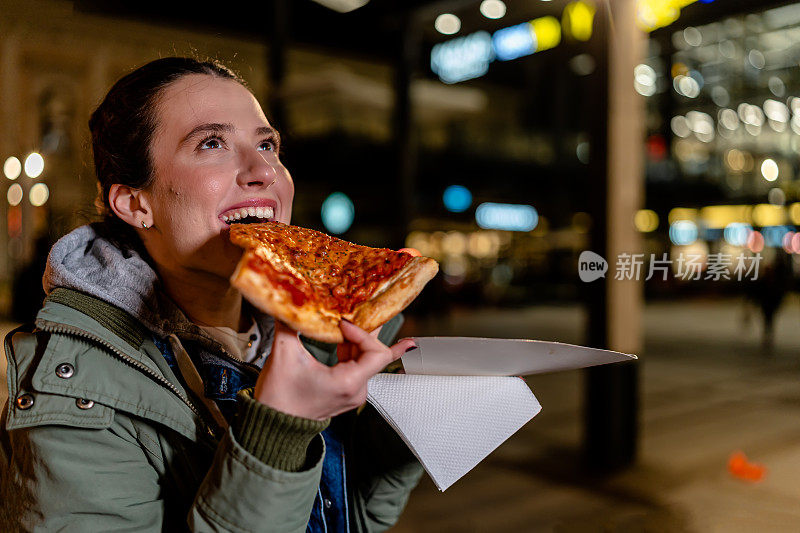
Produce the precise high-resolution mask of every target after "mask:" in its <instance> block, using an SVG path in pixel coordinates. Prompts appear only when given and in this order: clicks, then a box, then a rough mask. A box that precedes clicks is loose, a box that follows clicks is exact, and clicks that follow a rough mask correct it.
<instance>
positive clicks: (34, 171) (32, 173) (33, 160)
mask: <svg viewBox="0 0 800 533" xmlns="http://www.w3.org/2000/svg"><path fill="white" fill-rule="evenodd" d="M42 172H44V158H43V157H42V156H41V155H40V154H38V153H36V152H33V153H32V154H30V155H29V156H28V157H26V158H25V175H26V176H28V177H29V178H38V177H39V176H41V174H42Z"/></svg>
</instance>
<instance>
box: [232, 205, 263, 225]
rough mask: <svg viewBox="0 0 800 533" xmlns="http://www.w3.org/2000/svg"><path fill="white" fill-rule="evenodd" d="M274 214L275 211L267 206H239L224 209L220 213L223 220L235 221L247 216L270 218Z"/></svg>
mask: <svg viewBox="0 0 800 533" xmlns="http://www.w3.org/2000/svg"><path fill="white" fill-rule="evenodd" d="M273 216H275V211H274V210H273V209H272V208H271V207H269V206H267V207H240V208H239V209H231V210H230V211H225V213H224V214H223V215H222V220H223V221H224V222H235V221H237V220H241V219H243V218H247V217H256V218H265V219H270V218H272V217H273Z"/></svg>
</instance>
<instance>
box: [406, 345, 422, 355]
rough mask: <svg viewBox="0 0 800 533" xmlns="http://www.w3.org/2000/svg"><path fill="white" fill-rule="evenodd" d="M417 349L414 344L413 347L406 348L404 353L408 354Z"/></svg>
mask: <svg viewBox="0 0 800 533" xmlns="http://www.w3.org/2000/svg"><path fill="white" fill-rule="evenodd" d="M417 348H419V346H417V345H416V344H415V345H414V346H409V347H408V348H406V351H405V353H408V352H410V351H411V350H415V349H417Z"/></svg>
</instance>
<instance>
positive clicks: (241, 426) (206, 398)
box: [0, 58, 422, 532]
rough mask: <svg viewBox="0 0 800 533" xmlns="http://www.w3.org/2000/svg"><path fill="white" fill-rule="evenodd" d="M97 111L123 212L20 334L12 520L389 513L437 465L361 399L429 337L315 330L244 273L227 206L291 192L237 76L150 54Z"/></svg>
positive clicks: (307, 524) (106, 525)
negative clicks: (237, 283) (316, 333)
mask: <svg viewBox="0 0 800 533" xmlns="http://www.w3.org/2000/svg"><path fill="white" fill-rule="evenodd" d="M89 126H90V129H91V133H92V146H93V151H94V161H95V169H96V173H97V178H98V181H99V183H98V189H99V190H100V200H101V201H102V204H103V206H104V207H105V209H106V211H107V217H106V220H105V222H104V223H102V224H93V225H89V226H83V227H80V228H78V229H76V230H75V231H73V232H71V233H70V234H68V235H67V236H65V237H64V238H62V239H61V240H60V241H59V242H58V243H57V244H56V245H55V246H54V247H53V249H52V250H51V252H50V256H49V259H48V265H47V269H46V272H45V276H44V286H45V290H46V292H47V294H48V297H47V299H46V300H45V304H44V307H43V308H42V310H41V311H40V312H39V314H38V316H37V320H36V324H35V326H34V327H25V326H23V327H22V328H19V329H18V330H16V331H15V332H12V334H11V335H9V337H8V338H7V341H6V354H7V357H8V360H9V365H8V381H9V398H10V399H9V404H8V405H6V408H5V409H4V411H3V417H2V424H1V427H0V469H1V470H0V474H2V487H1V488H0V502H2V503H0V505H2V510H0V526H2V527H0V529H2V530H3V531H16V530H19V529H25V530H27V529H34V528H42V529H45V530H59V531H61V530H64V531H80V532H86V531H122V530H126V531H142V530H166V531H177V530H184V529H191V530H196V531H280V532H289V531H306V530H309V531H375V530H384V529H387V528H389V527H391V526H392V525H393V524H394V523H395V522H396V521H397V518H398V517H399V515H400V513H401V511H402V509H403V508H404V506H405V503H406V501H407V499H408V494H409V492H410V491H411V489H412V488H413V487H414V486H415V485H416V483H417V481H418V480H419V477H420V475H421V473H422V469H421V466H420V465H419V463H418V462H417V461H416V459H414V457H413V456H412V455H411V453H410V452H409V451H408V449H407V448H406V447H405V445H404V444H403V443H402V441H400V439H399V438H398V437H397V436H396V435H395V434H394V433H393V431H392V430H391V429H390V428H389V427H388V425H387V424H385V422H383V420H382V419H381V418H380V417H379V416H378V415H377V413H376V412H375V411H374V410H372V409H371V408H370V407H369V406H367V407H366V408H364V409H357V408H358V407H359V406H361V405H362V404H364V401H365V397H366V387H367V380H368V379H369V378H370V377H371V376H373V375H374V374H376V373H377V372H379V371H381V370H382V369H383V368H384V367H385V366H386V365H387V364H388V363H390V362H391V361H393V360H395V359H397V358H398V357H400V355H401V354H402V353H403V352H404V351H406V350H407V349H409V348H410V347H412V346H413V342H412V341H410V340H404V341H401V342H398V343H397V344H394V345H393V346H391V347H387V345H386V344H384V342H388V341H390V340H391V338H393V337H394V335H395V334H396V332H397V329H398V328H399V325H400V321H401V320H402V318H401V317H399V316H398V317H395V319H393V320H392V321H390V322H389V323H387V324H386V325H384V327H383V328H382V330H376V331H375V332H372V333H367V332H365V331H363V330H361V329H360V328H358V327H357V326H355V325H353V324H350V323H347V322H343V323H342V325H341V329H342V333H343V335H344V337H345V339H346V342H345V343H343V344H341V345H339V346H338V347H337V346H334V345H326V344H322V343H317V342H314V341H310V340H308V339H301V338H300V337H299V336H298V334H297V333H296V332H295V331H292V330H290V329H288V328H287V327H286V326H284V325H283V324H281V323H280V322H277V321H274V320H273V319H272V318H271V317H270V316H267V315H265V314H263V313H260V312H259V311H258V310H257V309H254V308H252V307H251V306H249V305H248V304H247V302H246V301H243V299H242V297H241V295H240V294H239V293H238V291H237V290H236V289H234V288H233V287H231V286H230V284H229V281H228V278H229V277H230V275H231V274H232V273H233V270H234V267H235V265H236V263H237V260H238V259H239V257H240V255H241V251H240V250H239V249H238V248H237V247H236V246H234V245H232V244H231V243H230V241H229V240H228V237H227V233H228V230H229V228H228V225H227V224H226V222H225V221H224V220H223V216H225V217H226V218H227V217H229V216H233V215H234V214H236V213H239V214H240V215H242V214H251V215H255V216H258V217H262V218H272V219H275V220H279V221H281V222H285V223H289V221H290V219H291V213H292V197H293V194H294V185H293V182H292V179H291V176H290V175H289V172H288V171H287V170H286V168H285V167H284V166H283V165H282V164H281V161H280V157H279V153H280V139H279V136H278V133H277V132H276V131H275V129H274V128H273V127H272V126H271V125H270V123H269V121H268V120H267V118H266V117H265V116H264V113H263V111H262V110H261V108H260V106H259V104H258V102H257V101H256V99H255V98H254V97H253V95H252V94H251V93H250V92H249V90H248V89H247V88H246V87H245V85H244V83H243V82H242V80H241V79H239V78H238V77H237V76H236V75H235V74H234V73H233V72H231V71H230V70H228V69H227V68H226V67H224V66H222V65H221V64H219V63H216V62H199V61H196V60H193V59H188V58H166V59H160V60H157V61H153V62H151V63H149V64H147V65H145V66H143V67H141V68H139V69H137V70H136V71H134V72H132V73H130V74H128V75H127V76H125V77H124V78H122V79H120V80H119V81H118V82H117V83H116V84H115V85H114V86H113V87H112V88H111V90H110V91H109V93H108V94H107V95H106V97H105V99H104V100H103V102H102V103H101V104H100V106H99V107H98V108H97V110H96V111H95V112H94V113H93V115H92V117H91V120H90V121H89ZM337 177H338V176H337ZM331 178H332V179H334V176H331ZM337 352H338V354H339V356H340V358H341V360H342V361H341V362H337V361H338V359H337Z"/></svg>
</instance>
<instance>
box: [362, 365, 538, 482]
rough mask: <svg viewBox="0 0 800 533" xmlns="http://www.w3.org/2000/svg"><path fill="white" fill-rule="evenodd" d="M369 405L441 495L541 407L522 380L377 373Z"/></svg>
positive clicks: (496, 377)
mask: <svg viewBox="0 0 800 533" xmlns="http://www.w3.org/2000/svg"><path fill="white" fill-rule="evenodd" d="M367 401H369V402H370V403H371V404H372V405H373V406H374V407H375V409H377V410H378V412H379V413H380V414H381V415H382V416H383V418H384V419H386V421H387V422H388V423H389V424H390V425H391V426H392V427H393V428H394V429H395V431H397V433H398V434H399V435H400V437H401V438H402V439H403V440H404V441H405V443H406V444H407V445H408V447H409V448H410V449H411V451H412V452H413V453H414V455H416V456H417V458H418V459H419V460H420V462H421V463H422V466H423V467H424V468H425V470H426V471H427V472H428V474H429V475H430V476H431V478H432V479H433V482H434V483H435V484H436V486H437V487H438V488H439V490H441V491H444V490H445V489H447V488H448V487H449V486H450V485H452V484H453V483H455V482H456V481H457V480H458V479H459V478H461V477H462V476H463V475H464V474H466V473H467V472H469V471H470V470H472V469H473V468H474V467H475V466H476V465H477V464H478V463H479V462H481V461H482V460H483V459H484V458H485V457H486V456H487V455H489V454H490V453H491V452H492V451H493V450H494V449H495V448H497V447H498V446H500V444H502V443H503V442H504V441H505V440H506V439H508V438H509V437H510V436H511V435H513V434H514V433H515V432H516V431H517V430H518V429H519V428H521V427H522V426H523V425H525V423H527V422H528V421H529V420H530V419H532V418H533V417H534V416H536V415H537V414H538V413H539V411H541V409H542V407H541V405H539V402H538V400H537V399H536V397H535V396H534V395H533V393H532V392H531V390H530V389H529V388H528V386H527V384H526V383H525V382H524V381H523V380H522V379H519V378H516V377H505V376H429V375H409V374H378V375H376V376H374V377H373V378H372V379H370V381H369V387H368V393H367Z"/></svg>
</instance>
